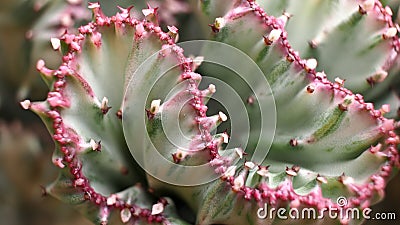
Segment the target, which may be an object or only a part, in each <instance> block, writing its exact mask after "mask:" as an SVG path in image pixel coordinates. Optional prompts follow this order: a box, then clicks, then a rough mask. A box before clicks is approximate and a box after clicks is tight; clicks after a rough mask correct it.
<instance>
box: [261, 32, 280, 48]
mask: <svg viewBox="0 0 400 225" xmlns="http://www.w3.org/2000/svg"><path fill="white" fill-rule="evenodd" d="M281 35H282V30H281V29H273V30H272V31H271V32H270V33H269V34H268V36H264V43H265V44H266V45H271V44H272V43H274V42H275V41H277V40H278V39H279V38H280V37H281Z"/></svg>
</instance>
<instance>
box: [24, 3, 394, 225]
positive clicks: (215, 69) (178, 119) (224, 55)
mask: <svg viewBox="0 0 400 225" xmlns="http://www.w3.org/2000/svg"><path fill="white" fill-rule="evenodd" d="M191 3H192V5H195V6H198V5H199V6H200V7H199V8H196V7H195V8H193V10H194V11H195V13H196V15H197V16H198V17H199V19H198V20H199V21H203V22H202V23H203V25H202V26H203V27H206V26H208V25H209V24H210V25H209V26H210V30H211V35H210V37H211V39H212V40H214V41H213V42H201V45H200V47H199V48H196V49H195V50H193V49H191V48H190V47H192V46H193V45H196V47H197V44H195V43H190V42H189V43H188V44H187V43H182V44H178V45H180V46H182V47H180V46H178V45H177V44H176V40H177V35H178V29H177V28H176V27H174V26H168V27H167V29H168V31H163V30H162V28H161V27H160V26H158V21H157V16H156V13H157V10H155V9H154V8H151V7H149V8H147V9H144V10H143V11H142V12H143V14H144V17H141V16H140V17H139V16H137V15H136V14H137V13H132V12H131V8H128V9H125V8H120V12H119V13H117V14H116V15H114V16H110V17H109V16H106V15H104V13H103V12H102V10H101V8H100V4H99V3H89V8H90V9H92V10H93V21H92V22H90V23H88V24H87V25H83V26H81V27H80V28H79V32H78V33H75V34H74V33H65V34H63V35H62V36H61V37H60V38H59V39H53V42H55V43H57V45H55V48H56V49H57V50H59V51H60V52H61V53H62V55H63V56H62V63H61V65H60V66H59V67H58V68H57V69H54V70H53V69H49V68H48V67H46V64H45V61H43V60H39V61H38V62H37V69H38V70H39V71H40V73H41V74H42V77H43V78H44V80H45V82H46V83H47V85H48V86H49V88H50V91H49V93H48V95H47V99H46V100H45V101H43V102H31V101H29V100H25V101H23V102H21V105H22V107H23V108H25V109H30V110H32V111H34V112H35V113H37V114H38V115H39V116H40V117H41V118H42V120H43V121H44V123H45V124H46V126H47V128H48V130H49V132H50V133H51V134H52V135H53V139H54V141H55V145H56V149H55V152H54V156H53V163H54V164H55V165H56V166H57V167H59V168H60V170H61V172H60V175H59V177H58V179H57V180H56V181H55V182H54V183H52V184H51V185H49V186H48V187H46V193H48V194H50V195H52V196H54V197H55V198H58V199H60V200H62V201H64V202H67V203H69V204H73V205H75V206H76V208H78V210H79V211H81V212H82V213H83V214H84V215H86V216H87V217H88V218H89V219H90V220H91V221H93V222H94V223H97V224H121V223H129V224H151V223H161V224H187V223H188V222H193V221H185V220H184V219H182V215H181V214H177V213H176V207H177V208H178V211H179V210H181V209H182V207H181V206H180V204H176V205H174V203H173V201H172V200H175V201H178V202H181V201H182V202H184V203H185V204H186V205H188V207H189V208H190V210H191V211H192V212H193V214H194V215H195V217H196V221H195V223H196V224H265V223H267V224H270V223H274V224H280V223H282V224H285V223H290V222H293V221H290V220H288V221H286V220H284V219H282V218H279V216H278V215H277V212H276V211H275V212H272V215H269V217H268V218H259V217H258V216H257V215H258V213H259V211H260V209H261V208H262V207H264V206H265V204H267V205H269V206H271V207H274V208H279V207H282V208H288V207H290V208H296V209H302V208H307V207H311V208H314V209H316V210H318V211H320V210H323V209H327V208H332V207H335V208H342V209H349V208H350V209H351V208H357V209H359V210H363V209H365V208H368V207H369V206H370V205H371V204H374V203H376V202H377V201H379V200H381V199H382V198H383V196H384V188H385V185H386V182H387V181H388V180H389V179H390V178H391V176H393V175H394V174H395V173H396V172H397V170H398V169H399V167H400V162H399V155H398V144H399V137H398V136H397V133H396V129H397V128H398V122H396V121H395V120H394V119H392V118H395V117H396V113H393V110H390V106H389V105H388V104H382V103H381V102H385V101H387V98H386V96H384V97H383V99H382V98H380V97H381V96H383V95H384V94H386V93H389V92H390V90H389V87H390V86H391V85H392V84H394V83H395V82H397V80H398V74H397V72H398V70H397V66H396V60H398V51H399V39H398V37H397V33H398V26H397V25H395V24H394V23H393V22H392V19H391V16H392V15H391V13H390V10H389V9H388V8H384V7H383V6H382V4H381V3H380V2H379V1H374V0H372V1H371V0H366V1H358V0H352V1H311V0H310V1H302V2H301V3H300V2H298V1H294V0H293V1H278V0H276V1H273V0H271V1H261V2H260V5H261V6H259V5H258V4H257V3H255V2H254V1H252V0H248V1H245V0H237V1H228V0H224V1H212V0H207V1H205V0H204V1H193V2H191ZM264 9H265V10H264ZM282 12H283V15H280V14H282ZM274 16H276V17H274ZM292 43H293V45H292ZM226 44H228V45H226ZM292 46H293V47H292ZM184 50H185V53H184V52H183V51H184ZM296 50H298V51H296ZM192 53H193V54H200V55H201V56H203V58H201V57H187V56H185V55H189V54H192ZM237 57H239V58H237ZM304 58H308V59H304ZM200 61H203V64H201V65H200ZM215 64H221V65H223V66H227V67H229V70H227V69H224V68H222V67H220V66H215ZM254 68H255V69H254ZM232 71H233V72H232ZM323 71H325V72H326V73H325V72H323ZM196 72H199V73H201V74H203V76H202V75H200V74H199V73H196ZM235 74H236V75H235ZM237 74H239V77H238V76H237ZM257 74H261V75H260V76H258V75H257ZM337 77H341V78H337ZM206 78H209V79H206ZM211 78H213V79H211ZM202 79H203V80H202ZM214 81H215V82H216V83H215V84H212V83H211V82H214ZM219 81H222V83H223V84H225V85H221V83H220V82H219ZM209 82H210V83H209ZM246 82H247V83H246ZM207 85H208V87H207ZM226 85H227V86H229V87H232V88H233V89H234V91H235V92H236V93H237V95H238V98H235V97H234V95H231V96H229V95H228V97H226V96H225V97H224V98H222V99H221V101H222V103H221V104H222V105H224V107H228V106H229V107H230V108H227V109H224V108H223V107H222V108H221V107H219V106H217V105H216V104H215V102H213V101H212V98H213V97H212V96H213V95H214V96H215V95H217V94H218V92H219V91H218V90H220V89H219V88H221V90H222V93H224V90H228V89H224V87H225V86H226ZM203 86H205V87H206V88H205V89H203V90H201V89H202V88H201V87H203ZM216 91H217V92H216ZM352 91H354V92H355V93H361V94H354V93H353V92H352ZM227 93H229V92H227ZM363 95H365V96H368V100H369V101H374V102H375V103H376V104H380V106H381V107H380V109H375V106H374V104H373V103H368V102H366V101H365V100H364V97H363ZM392 97H393V95H392ZM238 99H239V101H238ZM207 102H209V104H208V105H207ZM242 103H243V104H242ZM397 104H398V103H397ZM223 111H225V113H224V112H223ZM231 112H244V113H245V116H247V118H246V119H247V120H248V122H247V124H246V123H244V125H243V124H241V123H239V124H240V125H237V124H238V123H237V121H240V120H242V118H241V117H235V116H234V113H231ZM214 114H215V115H214ZM226 114H228V116H227V115H226ZM385 114H386V115H389V116H390V117H388V118H386V117H384V116H385ZM239 115H241V116H242V114H239ZM243 120H245V119H243ZM223 122H225V123H229V124H230V125H225V126H224V125H223ZM220 124H221V126H219V125H220ZM222 128H223V129H227V130H226V131H224V130H221V129H222ZM139 184H140V185H139ZM337 199H342V200H346V201H347V204H342V202H337ZM175 206H176V207H175ZM325 216H326V217H328V216H327V212H325ZM303 222H304V223H317V222H318V221H316V220H308V221H307V220H304V221H303ZM326 222H331V223H338V222H340V223H342V224H348V223H350V224H358V223H360V222H362V218H360V219H353V218H348V217H345V216H340V217H339V218H337V219H336V220H331V221H330V220H329V218H325V220H324V224H325V223H326Z"/></svg>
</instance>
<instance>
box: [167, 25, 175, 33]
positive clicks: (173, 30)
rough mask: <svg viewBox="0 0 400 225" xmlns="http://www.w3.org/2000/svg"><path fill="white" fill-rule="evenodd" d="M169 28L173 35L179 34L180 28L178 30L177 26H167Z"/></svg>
mask: <svg viewBox="0 0 400 225" xmlns="http://www.w3.org/2000/svg"><path fill="white" fill-rule="evenodd" d="M167 28H168V30H169V31H170V32H171V33H173V34H177V33H178V28H176V27H175V26H167Z"/></svg>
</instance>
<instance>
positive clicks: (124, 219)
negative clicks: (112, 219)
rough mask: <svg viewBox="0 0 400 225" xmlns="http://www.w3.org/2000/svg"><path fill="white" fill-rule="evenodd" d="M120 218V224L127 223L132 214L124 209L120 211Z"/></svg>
mask: <svg viewBox="0 0 400 225" xmlns="http://www.w3.org/2000/svg"><path fill="white" fill-rule="evenodd" d="M120 216H121V220H122V222H123V223H127V222H128V221H129V220H130V219H131V217H132V213H131V211H130V210H129V209H127V208H125V209H123V210H121V213H120Z"/></svg>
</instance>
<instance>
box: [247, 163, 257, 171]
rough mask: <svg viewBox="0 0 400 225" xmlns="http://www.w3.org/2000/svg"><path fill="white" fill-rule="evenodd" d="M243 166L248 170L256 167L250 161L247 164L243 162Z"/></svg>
mask: <svg viewBox="0 0 400 225" xmlns="http://www.w3.org/2000/svg"><path fill="white" fill-rule="evenodd" d="M244 166H245V167H246V168H248V169H251V170H252V169H254V168H255V167H256V164H254V163H253V162H251V161H248V162H245V163H244Z"/></svg>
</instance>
